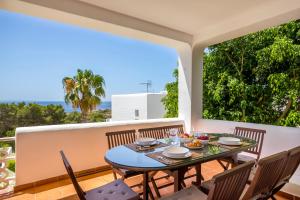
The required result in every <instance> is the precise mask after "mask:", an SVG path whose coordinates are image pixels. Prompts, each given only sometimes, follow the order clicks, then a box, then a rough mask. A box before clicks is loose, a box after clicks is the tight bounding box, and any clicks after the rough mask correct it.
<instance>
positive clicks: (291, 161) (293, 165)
mask: <svg viewBox="0 0 300 200" xmlns="http://www.w3.org/2000/svg"><path fill="white" fill-rule="evenodd" d="M299 163H300V146H298V147H295V148H293V149H290V150H289V151H288V158H287V162H286V165H285V168H284V170H283V173H282V175H281V177H280V179H279V180H278V182H277V183H276V185H275V186H274V187H273V189H272V191H271V193H270V195H269V196H268V197H269V198H272V199H275V197H274V195H275V194H276V193H277V192H278V191H280V190H281V188H283V186H284V185H285V184H287V183H288V182H289V180H290V178H291V177H292V176H293V174H294V173H295V171H296V170H297V168H298V166H299Z"/></svg>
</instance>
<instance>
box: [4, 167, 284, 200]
mask: <svg viewBox="0 0 300 200" xmlns="http://www.w3.org/2000/svg"><path fill="white" fill-rule="evenodd" d="M222 171H223V170H222V168H221V167H220V165H219V164H218V163H217V162H216V161H212V162H208V163H205V164H203V165H202V172H203V176H204V179H205V180H208V179H210V178H211V177H212V176H214V175H215V174H218V173H220V172H222ZM158 176H159V174H158ZM194 179H195V178H194V177H193V178H190V179H187V180H186V183H187V185H190V184H191V182H192V181H194ZM78 180H79V183H80V185H81V186H82V188H83V190H90V189H93V188H96V187H99V186H101V185H104V184H106V183H109V182H111V181H113V180H114V178H113V175H112V173H111V171H106V172H101V173H97V174H93V175H89V176H85V177H81V178H79V179H78ZM141 180H142V179H141V177H134V178H131V179H128V180H126V183H127V184H128V185H134V184H136V183H138V182H140V181H141ZM168 181H173V180H172V178H169V180H167V179H162V180H159V181H158V185H160V184H165V183H166V182H168ZM150 186H151V184H150ZM151 189H152V191H153V194H154V195H155V193H154V190H153V188H151ZM135 190H136V191H137V192H138V191H139V190H140V189H139V188H137V187H136V188H135ZM160 193H161V195H162V196H164V195H168V194H171V193H173V186H170V187H166V188H163V189H161V190H160ZM3 198H4V197H3ZM4 199H10V200H54V199H59V200H78V199H79V198H78V197H77V196H76V192H75V190H74V188H73V185H72V184H71V182H70V180H62V181H57V182H53V183H49V184H46V185H42V186H37V187H34V188H30V189H27V190H24V191H21V192H18V193H16V194H13V195H12V196H10V197H5V198H4ZM277 199H278V200H285V199H287V198H283V197H278V196H277Z"/></svg>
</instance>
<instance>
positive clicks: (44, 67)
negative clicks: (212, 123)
mask: <svg viewBox="0 0 300 200" xmlns="http://www.w3.org/2000/svg"><path fill="white" fill-rule="evenodd" d="M0 24H1V31H0V74H1V75H0V100H1V101H3V100H34V101H41V100H63V95H64V94H63V88H62V83H61V80H62V78H63V77H65V76H73V75H74V74H75V73H76V70H77V69H78V68H81V69H91V70H92V71H93V72H94V73H96V74H100V75H102V76H103V77H104V79H105V81H106V88H105V90H106V98H105V99H104V100H110V98H111V95H112V94H126V93H137V92H143V91H145V87H144V86H142V85H140V84H139V83H140V82H145V81H147V80H152V84H153V86H152V88H151V90H152V91H154V92H159V91H161V90H163V89H164V86H165V84H166V83H167V82H170V81H172V80H173V77H172V71H173V70H174V68H175V67H176V63H177V53H176V51H175V50H174V49H171V48H167V47H164V46H159V45H156V44H151V43H147V42H144V41H138V40H133V39H128V38H124V37H119V36H115V35H111V34H108V33H103V32H96V31H92V30H88V29H83V28H80V27H76V26H70V25H66V24H60V23H57V22H53V21H49V20H44V19H39V18H34V17H30V16H25V15H21V14H16V13H11V12H7V11H4V10H0Z"/></svg>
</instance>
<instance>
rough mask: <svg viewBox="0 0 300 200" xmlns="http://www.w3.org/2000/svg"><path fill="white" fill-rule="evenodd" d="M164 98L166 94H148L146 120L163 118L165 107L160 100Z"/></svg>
mask: <svg viewBox="0 0 300 200" xmlns="http://www.w3.org/2000/svg"><path fill="white" fill-rule="evenodd" d="M164 96H166V93H156V94H152V93H149V94H148V95H147V110H148V112H147V118H148V119H157V118H163V117H164V115H165V112H166V111H165V106H164V105H163V103H162V102H161V99H162V98H163V97H164Z"/></svg>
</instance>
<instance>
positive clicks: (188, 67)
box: [178, 45, 204, 131]
mask: <svg viewBox="0 0 300 200" xmlns="http://www.w3.org/2000/svg"><path fill="white" fill-rule="evenodd" d="M203 50H204V48H203V47H201V46H200V45H195V46H193V47H190V46H184V47H182V48H180V49H178V53H179V60H178V71H179V80H178V88H179V90H178V91H179V92H178V113H179V118H180V119H184V121H185V128H186V130H187V131H190V130H192V129H193V127H194V128H196V124H197V122H198V120H199V119H201V117H202V107H203V105H202V94H203V80H202V79H203Z"/></svg>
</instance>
